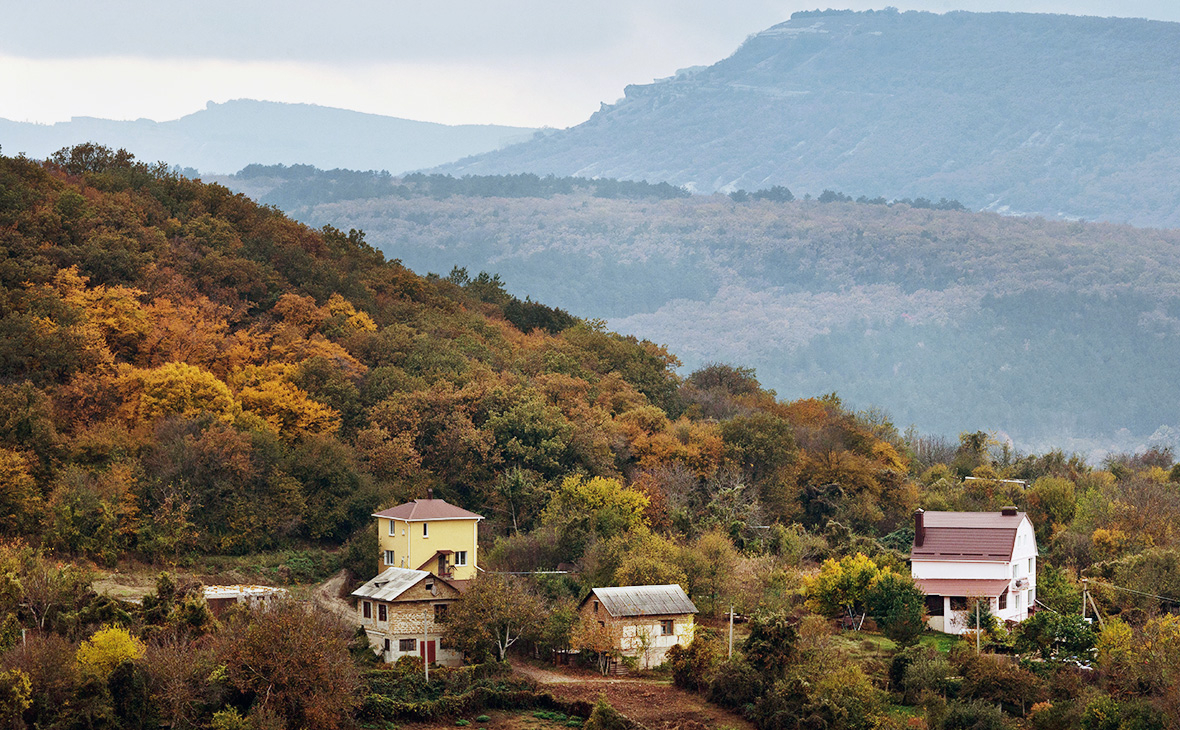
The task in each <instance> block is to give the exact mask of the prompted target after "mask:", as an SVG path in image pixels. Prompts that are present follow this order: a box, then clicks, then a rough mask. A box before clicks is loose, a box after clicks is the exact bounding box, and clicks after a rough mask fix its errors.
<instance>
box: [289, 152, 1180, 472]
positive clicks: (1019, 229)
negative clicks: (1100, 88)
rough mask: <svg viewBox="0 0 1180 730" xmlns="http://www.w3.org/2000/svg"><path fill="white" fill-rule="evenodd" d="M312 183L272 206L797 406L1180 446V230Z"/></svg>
mask: <svg viewBox="0 0 1180 730" xmlns="http://www.w3.org/2000/svg"><path fill="white" fill-rule="evenodd" d="M291 172H292V171H287V173H288V174H289V173H291ZM270 174H272V175H277V173H276V172H274V171H272V172H271V173H270ZM335 175H336V172H333V173H323V176H324V178H323V179H327V180H329V181H330V180H332V179H335V177H334V176H335ZM276 179H277V178H276ZM304 179H305V178H304V176H302V174H300V175H294V176H291V177H290V179H289V180H288V181H287V182H284V183H282V184H279V185H278V186H277V187H274V188H273V191H272V192H271V193H270V194H271V195H274V196H275V197H274V198H273V199H276V200H277V199H281V198H282V197H286V200H288V201H289V202H290V203H291V207H289V208H288V210H289V211H290V212H291V213H292V215H294V216H296V217H297V218H299V219H301V220H304V221H306V222H308V223H310V224H313V225H316V226H320V225H325V224H327V225H335V226H339V227H342V228H344V227H358V228H363V229H364V230H365V231H366V232H367V236H368V238H367V240H369V241H370V242H372V243H373V245H374V246H376V247H378V248H379V249H381V250H382V251H384V252H385V253H386V254H387V255H389V256H391V257H396V258H398V259H399V260H401V261H403V262H404V263H405V264H406V265H407V266H409V267H411V268H412V269H414V270H416V271H437V272H443V273H445V272H447V271H450V270H451V268H452V267H454V266H460V267H466V268H467V269H469V270H471V271H479V270H485V271H492V272H498V273H500V274H503V275H504V277H505V280H506V281H507V282H508V283H509V285H510V287H511V289H512V291H513V292H514V293H516V294H517V295H518V296H521V297H525V296H526V295H527V296H531V297H533V298H535V299H539V300H541V301H544V302H549V303H551V304H553V305H556V306H559V307H562V308H563V309H566V310H568V311H576V312H579V313H581V314H583V315H584V316H587V317H597V318H603V319H606V320H608V321H609V322H610V323H611V326H612V327H613V328H615V329H618V330H620V331H623V332H627V333H629V334H632V335H636V336H639V337H642V338H646V339H650V340H653V341H658V342H662V343H666V344H667V345H668V346H669V347H670V349H671V350H672V351H673V352H675V353H677V356H678V357H679V358H680V359H681V360H682V361H683V362H684V364H685V370H686V371H691V370H693V369H696V368H699V367H701V366H703V365H705V364H708V363H710V362H728V363H741V364H743V365H748V366H751V367H755V368H757V370H758V373H759V376H760V378H761V380H762V382H763V383H764V384H765V385H766V386H767V387H770V388H773V389H775V390H776V391H777V392H778V393H779V394H780V395H781V396H783V397H787V398H796V397H806V396H808V395H810V394H814V393H823V392H831V391H838V392H839V393H840V394H841V395H842V396H844V397H845V398H847V399H848V400H849V401H850V402H853V403H857V404H860V405H862V406H863V405H867V404H877V405H880V406H882V407H884V408H886V409H887V410H888V411H889V412H890V413H892V414H893V415H894V416H895V417H896V418H897V420H898V422H900V423H902V424H911V423H912V424H916V425H917V426H918V427H919V428H920V429H921V430H923V431H930V432H941V433H945V434H951V435H953V434H955V433H958V432H959V431H961V430H964V429H981V430H987V431H995V432H997V433H1003V434H1007V435H1008V436H1010V437H1011V438H1012V439H1014V441H1015V442H1016V444H1017V445H1018V446H1020V447H1022V448H1034V447H1040V448H1044V447H1050V446H1058V445H1061V446H1069V447H1070V448H1076V449H1080V450H1085V451H1090V450H1095V449H1097V450H1103V451H1105V450H1110V449H1114V450H1133V449H1134V448H1137V447H1140V446H1146V445H1148V444H1151V443H1158V444H1171V445H1173V446H1174V447H1176V446H1180V442H1178V441H1177V436H1178V435H1180V433H1178V432H1177V430H1176V427H1177V425H1178V424H1177V420H1176V417H1175V414H1174V412H1173V410H1172V409H1171V407H1170V406H1169V405H1168V404H1169V403H1172V402H1174V400H1175V399H1176V398H1177V397H1180V391H1178V390H1177V385H1176V384H1175V383H1174V382H1173V380H1174V379H1173V378H1171V376H1170V372H1171V368H1170V367H1169V366H1168V365H1167V363H1169V362H1171V361H1173V360H1175V359H1176V358H1177V357H1180V339H1178V337H1180V329H1178V328H1177V326H1176V325H1177V317H1178V316H1180V309H1178V307H1180V279H1177V275H1176V272H1177V271H1180V234H1178V233H1177V232H1175V231H1169V230H1152V229H1135V228H1131V227H1129V226H1117V225H1111V224H1102V223H1079V222H1073V223H1068V222H1053V221H1046V220H1044V219H1040V218H1014V217H1005V216H1000V215H997V214H994V213H969V212H965V211H958V210H953V209H951V208H953V207H954V206H953V203H951V202H946V201H944V202H943V203H932V202H930V201H924V200H914V201H909V202H908V203H896V204H892V205H889V204H886V203H885V201H884V199H883V198H878V199H872V200H862V202H855V201H851V200H849V196H846V195H842V194H840V193H836V192H832V191H828V192H827V193H825V194H823V195H821V196H820V197H819V198H818V199H816V200H812V201H806V200H790V199H789V196H790V193H789V191H785V190H783V191H781V192H780V193H779V194H777V195H775V196H769V194H766V195H757V194H754V195H747V196H745V197H744V198H743V197H742V196H740V195H737V194H735V195H732V196H721V195H712V196H701V195H697V196H692V197H676V196H669V197H666V198H665V197H661V196H660V195H656V194H654V192H653V191H658V190H659V189H658V188H655V189H653V188H652V187H651V186H648V187H644V186H642V185H640V186H638V187H636V188H635V190H634V192H633V194H628V195H619V196H617V197H616V196H611V195H607V194H606V193H605V191H604V190H603V189H598V188H593V187H591V184H590V182H589V181H587V182H586V183H585V184H584V185H583V187H577V186H573V187H571V188H569V189H566V188H561V189H560V190H557V191H555V188H557V187H560V186H557V181H559V180H561V178H557V179H554V180H548V181H547V179H546V178H537V177H533V176H527V175H521V176H516V175H514V176H507V177H471V178H464V179H461V180H452V181H451V182H450V183H444V182H443V181H445V180H446V178H429V177H426V176H423V177H421V178H419V177H413V176H412V177H406V178H402V179H400V180H398V179H391V180H388V181H385V182H384V183H383V185H384V186H385V187H382V188H376V187H375V188H374V189H373V190H372V191H371V196H370V197H366V198H364V199H359V200H351V201H348V200H335V201H333V199H332V198H331V197H329V195H330V193H331V191H332V190H335V189H337V188H336V187H334V186H333V185H331V184H326V183H322V184H319V185H318V186H315V187H312V186H305V185H304V184H303V182H302V180H304ZM306 179H308V180H312V179H321V178H306ZM525 179H530V180H531V182H528V183H527V184H526V183H525V182H524V181H525ZM373 180H374V181H375V180H376V179H375V178H373ZM340 181H341V182H340V186H343V184H344V178H340ZM431 181H433V182H431ZM594 184H596V185H600V186H603V185H606V182H605V181H602V180H599V181H594ZM395 189H396V190H397V194H393V191H394V190H395ZM606 189H608V190H609V189H610V186H606ZM476 191H478V192H476ZM304 192H306V193H307V194H304ZM768 196H769V197H768ZM317 200H319V201H323V202H320V203H318V204H317V203H316V201H317ZM821 201H828V202H821ZM939 207H942V208H946V209H943V210H939V209H938V208H939Z"/></svg>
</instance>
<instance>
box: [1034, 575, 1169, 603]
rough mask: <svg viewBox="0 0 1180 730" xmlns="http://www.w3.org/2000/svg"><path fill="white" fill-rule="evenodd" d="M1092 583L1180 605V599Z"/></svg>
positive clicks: (1094, 581) (1098, 582) (1096, 582)
mask: <svg viewBox="0 0 1180 730" xmlns="http://www.w3.org/2000/svg"><path fill="white" fill-rule="evenodd" d="M1090 583H1091V584H1092V585H1099V586H1106V587H1107V588H1113V589H1115V590H1116V591H1124V592H1126V593H1134V594H1137V595H1140V596H1147V597H1148V598H1158V599H1159V600H1161V601H1167V602H1168V603H1177V604H1180V599H1177V598H1168V597H1167V596H1157V595H1156V594H1154V593H1145V592H1144V591H1137V590H1135V589H1134V588H1123V587H1122V586H1116V585H1114V584H1112V583H1102V582H1100V581H1096V580H1091V581H1090ZM1038 603H1039V601H1038Z"/></svg>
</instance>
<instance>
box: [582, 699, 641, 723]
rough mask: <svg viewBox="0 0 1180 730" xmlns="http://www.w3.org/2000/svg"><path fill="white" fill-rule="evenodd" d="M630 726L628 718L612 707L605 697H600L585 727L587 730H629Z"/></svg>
mask: <svg viewBox="0 0 1180 730" xmlns="http://www.w3.org/2000/svg"><path fill="white" fill-rule="evenodd" d="M629 725H630V722H628V720H627V718H626V717H624V716H623V715H622V714H620V713H619V711H618V710H616V709H615V708H613V707H611V705H610V703H609V702H607V701H606V698H605V697H599V698H598V702H596V703H594V711H593V712H591V713H590V719H589V720H587V721H586V724H585V726H584V727H585V728H586V730H628V727H629Z"/></svg>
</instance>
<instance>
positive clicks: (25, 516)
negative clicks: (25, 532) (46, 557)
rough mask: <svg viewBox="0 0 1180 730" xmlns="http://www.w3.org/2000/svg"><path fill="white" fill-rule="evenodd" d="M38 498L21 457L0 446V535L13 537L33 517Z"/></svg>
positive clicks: (27, 468) (38, 502) (34, 485)
mask: <svg viewBox="0 0 1180 730" xmlns="http://www.w3.org/2000/svg"><path fill="white" fill-rule="evenodd" d="M39 504H40V495H39V494H38V493H37V485H36V484H34V483H33V477H32V476H30V475H29V467H28V464H27V463H26V462H25V457H24V456H22V455H21V454H19V453H18V452H16V451H12V450H10V449H6V448H3V447H0V534H5V535H16V534H20V533H21V532H22V528H24V527H26V526H27V523H28V522H29V521H30V520H32V519H33V517H34V516H35V515H36V514H37V511H38V510H37V507H38V505H39Z"/></svg>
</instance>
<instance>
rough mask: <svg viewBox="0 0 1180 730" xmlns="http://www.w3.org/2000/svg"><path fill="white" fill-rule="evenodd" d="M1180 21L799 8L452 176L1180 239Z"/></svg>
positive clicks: (459, 167)
mask: <svg viewBox="0 0 1180 730" xmlns="http://www.w3.org/2000/svg"><path fill="white" fill-rule="evenodd" d="M1178 64H1180V24H1175V23H1162V22H1154V21H1145V20H1127V19H1110V18H1083V17H1074V16H1064V15H1033V14H1010V13H987V14H978V13H963V12H955V13H947V14H945V15H935V14H932V13H918V12H906V13H898V12H895V11H882V12H867V13H852V12H820V13H796V14H795V16H793V17H792V19H791V20H790V21H788V22H786V23H782V24H780V25H777V26H774V27H772V28H770V29H768V30H765V31H763V32H761V33H758V34H757V35H754V36H752V37H750V38H749V39H748V40H747V41H746V42H745V43H744V44H743V45H742V46H741V47H740V48H739V49H738V50H737V51H736V52H735V53H734V54H733V55H732V56H730V57H729V58H727V59H724V60H722V61H720V62H718V63H716V64H714V65H713V66H710V67H707V68H694V69H688V70H685V71H682V72H679V73H677V74H676V75H675V76H673V77H670V78H667V79H662V80H659V81H656V82H655V83H652V84H646V85H641V86H629V87H627V89H626V95H625V97H624V98H623V99H621V100H620V101H619V102H618V103H616V104H614V105H610V106H606V107H604V108H603V109H602V110H601V111H599V112H598V113H596V114H595V115H594V116H592V117H591V118H590V119H588V120H587V121H586V122H585V123H583V124H581V125H578V126H576V127H573V128H570V129H567V130H563V131H561V132H558V133H556V134H552V135H549V136H545V137H537V138H534V139H532V140H530V141H528V142H525V143H522V144H519V145H515V146H513V147H509V148H506V149H503V150H500V151H497V152H492V153H488V154H484V155H481V156H477V157H474V158H470V159H466V160H462V161H460V162H458V163H453V164H451V165H447V166H444V167H442V168H440V170H441V171H445V172H451V173H455V174H468V173H470V174H495V173H506V172H535V173H538V174H548V173H553V174H557V175H585V176H605V177H619V178H625V179H646V180H650V181H656V180H665V181H668V182H671V183H673V184H677V185H684V186H687V187H689V188H690V189H693V190H697V191H703V192H711V191H716V190H721V191H729V190H733V189H737V188H744V189H747V190H755V189H758V188H763V187H769V186H772V185H786V186H788V187H790V188H791V189H792V190H794V191H795V192H796V193H797V194H800V195H802V194H803V193H811V194H814V195H817V194H819V193H820V192H821V191H822V190H824V189H825V188H830V189H836V190H841V191H843V192H846V193H849V194H852V195H853V196H857V195H868V196H870V197H871V196H876V195H884V196H886V197H899V198H900V197H916V196H926V197H934V198H935V199H937V198H939V197H943V196H945V197H948V198H957V199H959V200H961V201H962V202H963V203H965V204H967V205H968V206H970V207H974V208H977V209H984V208H986V209H991V210H998V211H1000V212H1009V213H1035V214H1042V215H1046V216H1049V217H1067V218H1071V217H1081V218H1087V219H1102V220H1111V221H1119V222H1130V223H1135V224H1138V225H1151V226H1177V225H1180V205H1178V204H1180V193H1178V192H1177V190H1180V186H1178V185H1177V184H1176V183H1177V182H1180V179H1178V178H1180V172H1177V171H1178V170H1180V164H1177V163H1180V144H1177V143H1178V142H1180V78H1178V77H1176V75H1175V74H1174V73H1171V71H1170V69H1174V68H1176V67H1177V65H1178Z"/></svg>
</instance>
